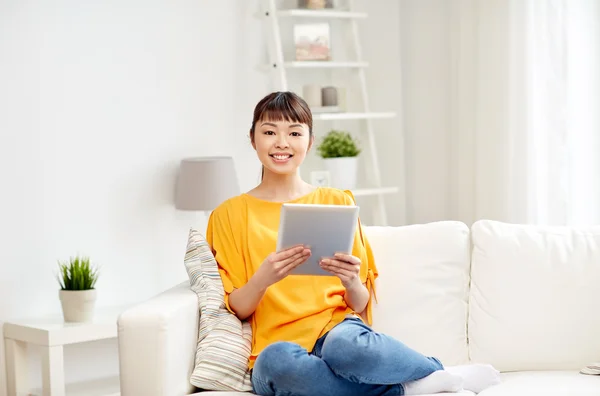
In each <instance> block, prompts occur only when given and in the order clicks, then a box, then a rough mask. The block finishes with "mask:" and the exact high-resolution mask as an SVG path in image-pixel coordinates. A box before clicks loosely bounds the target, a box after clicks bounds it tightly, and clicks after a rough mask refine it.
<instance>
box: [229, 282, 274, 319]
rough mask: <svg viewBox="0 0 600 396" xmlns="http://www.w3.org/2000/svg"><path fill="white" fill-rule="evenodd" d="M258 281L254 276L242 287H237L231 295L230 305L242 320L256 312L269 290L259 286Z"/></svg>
mask: <svg viewBox="0 0 600 396" xmlns="http://www.w3.org/2000/svg"><path fill="white" fill-rule="evenodd" d="M257 283H258V282H256V279H255V278H254V277H252V278H250V280H249V281H248V283H246V284H245V285H244V286H242V287H241V288H240V289H235V290H234V291H233V292H231V294H230V295H229V307H230V308H231V309H232V310H233V312H235V314H236V316H237V317H238V318H239V319H240V320H245V319H247V318H249V317H250V315H252V314H253V313H254V311H255V310H256V307H257V306H258V303H259V302H260V300H262V298H263V296H264V295H265V292H266V291H267V289H266V288H264V287H261V286H259V285H258V284H257Z"/></svg>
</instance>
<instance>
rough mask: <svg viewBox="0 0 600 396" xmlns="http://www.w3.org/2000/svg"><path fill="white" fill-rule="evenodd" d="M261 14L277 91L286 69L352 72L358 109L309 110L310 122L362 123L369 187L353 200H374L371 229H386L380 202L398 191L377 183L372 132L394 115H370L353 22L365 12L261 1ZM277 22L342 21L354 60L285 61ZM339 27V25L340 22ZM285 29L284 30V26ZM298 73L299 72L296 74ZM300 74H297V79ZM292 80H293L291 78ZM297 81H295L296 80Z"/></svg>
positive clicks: (363, 63) (284, 85) (359, 190)
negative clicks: (287, 6) (375, 123)
mask: <svg viewBox="0 0 600 396" xmlns="http://www.w3.org/2000/svg"><path fill="white" fill-rule="evenodd" d="M262 2H263V4H262V5H263V10H262V12H260V13H259V15H261V16H262V18H263V19H264V22H265V24H266V27H267V31H268V35H269V42H268V44H269V46H268V47H269V61H270V62H269V65H268V68H267V70H270V71H271V74H272V76H273V78H274V82H275V85H276V86H277V89H278V90H281V91H287V90H288V89H289V88H288V85H289V84H288V71H289V70H290V69H349V70H353V71H354V73H352V74H351V76H352V78H357V79H358V84H359V89H360V94H361V99H362V106H361V107H360V109H357V110H355V111H351V112H346V111H339V109H331V110H332V111H328V109H327V108H323V107H320V108H318V109H313V111H312V113H313V120H315V121H318V122H335V121H342V120H358V121H360V122H361V123H362V128H361V129H362V130H363V131H362V132H360V133H363V134H365V135H366V136H365V137H366V139H365V140H366V142H367V147H365V148H364V149H363V152H364V153H365V154H367V157H368V158H365V159H366V160H367V162H366V166H367V171H369V172H370V179H371V182H370V184H371V185H370V186H365V187H362V188H357V189H355V190H353V191H352V193H353V194H354V196H356V197H363V196H374V197H376V198H377V199H376V202H375V204H374V208H373V215H374V223H375V225H387V212H386V208H385V201H384V198H385V196H386V195H388V194H396V193H399V192H401V189H400V188H399V187H395V186H383V185H382V183H381V175H380V169H379V159H380V157H379V155H378V153H377V149H376V146H375V133H376V132H375V129H374V127H373V122H372V121H373V120H376V119H389V118H394V117H396V116H397V114H396V113H395V112H393V111H372V110H371V109H370V106H369V99H368V93H367V81H366V73H365V69H366V68H367V67H369V63H368V62H367V61H365V60H363V58H362V50H361V46H360V40H359V35H358V25H357V20H360V19H364V18H367V17H368V15H367V13H365V12H355V11H353V9H354V7H353V1H352V0H350V1H349V7H348V8H347V9H335V8H334V9H331V8H329V9H323V10H312V9H285V10H283V9H278V8H277V5H276V0H262ZM281 18H298V19H309V18H315V19H327V18H330V19H340V20H343V21H344V22H343V23H345V24H347V27H349V28H350V29H351V32H350V33H351V36H350V37H351V43H352V45H353V50H354V54H355V56H354V59H353V60H348V61H336V60H323V61H299V60H286V59H284V55H283V45H282V39H281V30H280V29H281V27H280V19H281ZM340 23H342V22H340ZM286 26H288V25H287V24H286ZM298 73H300V72H298ZM301 75H302V74H300V76H301ZM294 76H296V75H295V74H294ZM298 78H299V77H298Z"/></svg>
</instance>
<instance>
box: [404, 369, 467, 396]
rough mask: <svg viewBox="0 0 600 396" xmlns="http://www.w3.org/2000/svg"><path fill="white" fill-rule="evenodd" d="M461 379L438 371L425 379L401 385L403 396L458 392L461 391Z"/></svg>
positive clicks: (446, 372)
mask: <svg viewBox="0 0 600 396" xmlns="http://www.w3.org/2000/svg"><path fill="white" fill-rule="evenodd" d="M462 384H463V379H462V378H461V377H460V376H459V375H456V374H452V373H450V372H448V371H444V370H438V371H434V372H433V373H431V374H429V375H428V376H427V377H424V378H421V379H418V380H416V381H410V382H406V383H404V384H402V385H403V386H404V394H405V395H428V394H431V393H441V392H458V391H460V390H462V389H463V387H462Z"/></svg>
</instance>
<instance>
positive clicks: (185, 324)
mask: <svg viewBox="0 0 600 396" xmlns="http://www.w3.org/2000/svg"><path fill="white" fill-rule="evenodd" d="M366 232H367V235H368V237H369V240H370V242H371V244H372V246H373V249H374V254H375V257H376V260H377V264H378V269H379V271H380V277H379V279H378V281H377V297H378V300H379V302H378V304H376V305H375V307H374V328H375V329H376V330H378V331H383V332H386V333H388V334H390V335H393V336H395V337H397V338H398V339H400V340H402V341H403V342H405V343H406V344H408V345H409V346H411V347H413V348H414V349H416V350H419V351H421V352H422V353H424V354H428V355H433V356H437V357H438V358H440V359H441V360H442V362H443V363H444V364H446V365H458V364H466V363H469V362H485V363H491V364H492V365H494V366H495V367H496V368H497V369H498V370H500V371H501V372H502V383H501V384H500V385H497V386H493V387H490V388H488V389H486V390H484V391H483V392H481V393H480V395H482V396H499V395H507V396H508V395H510V396H530V395H544V396H555V395H556V396H558V395H565V396H591V395H596V396H600V376H592V375H584V374H580V373H579V370H580V369H581V368H583V367H584V366H585V365H587V364H590V363H593V362H598V361H600V227H589V228H567V227H534V226H522V225H510V224H503V223H498V222H493V221H479V222H477V223H475V224H474V225H473V226H472V227H471V229H469V228H468V227H467V226H466V225H465V224H463V223H460V222H438V223H431V224H423V225H411V226H405V227H366ZM181 265H183V263H182V264H181ZM197 324H198V309H197V299H196V295H195V294H194V293H193V292H191V291H190V290H189V287H188V285H187V283H183V284H181V285H178V286H176V287H174V288H172V289H170V290H168V291H166V292H164V293H162V294H160V295H158V296H156V297H154V298H152V299H150V300H149V301H146V302H144V303H142V304H140V305H138V306H135V307H133V308H131V309H129V310H127V311H126V312H124V313H123V314H122V315H121V317H120V318H119V350H120V369H121V392H122V395H123V396H180V395H188V394H191V393H193V392H194V389H193V388H192V387H191V386H190V384H189V376H190V373H191V370H192V366H193V361H194V351H195V345H196V336H197ZM238 394H239V395H242V393H236V392H203V393H202V395H206V396H208V395H221V396H227V395H238ZM460 394H464V395H471V394H472V393H470V392H461V393H460ZM455 395H456V394H455Z"/></svg>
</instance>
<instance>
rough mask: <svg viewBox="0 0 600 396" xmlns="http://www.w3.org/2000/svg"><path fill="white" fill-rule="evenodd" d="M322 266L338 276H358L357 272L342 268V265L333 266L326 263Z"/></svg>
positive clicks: (349, 277)
mask: <svg viewBox="0 0 600 396" xmlns="http://www.w3.org/2000/svg"><path fill="white" fill-rule="evenodd" d="M321 268H323V269H324V270H325V271H328V272H330V273H332V274H334V275H336V276H339V277H343V278H346V279H351V278H352V277H353V276H356V272H352V271H348V270H347V269H344V268H340V267H332V266H329V265H326V264H324V265H321Z"/></svg>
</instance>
